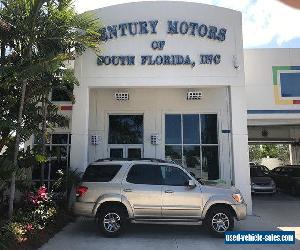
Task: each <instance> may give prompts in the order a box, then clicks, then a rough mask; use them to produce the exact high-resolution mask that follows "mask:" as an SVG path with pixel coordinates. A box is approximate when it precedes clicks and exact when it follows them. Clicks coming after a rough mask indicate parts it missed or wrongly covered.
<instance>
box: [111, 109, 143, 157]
mask: <svg viewBox="0 0 300 250" xmlns="http://www.w3.org/2000/svg"><path fill="white" fill-rule="evenodd" d="M143 142H144V117H143V115H135V114H134V115H130V114H124V115H123V114H121V115H114V114H112V115H109V131H108V153H109V157H110V158H131V159H140V158H142V157H143Z"/></svg>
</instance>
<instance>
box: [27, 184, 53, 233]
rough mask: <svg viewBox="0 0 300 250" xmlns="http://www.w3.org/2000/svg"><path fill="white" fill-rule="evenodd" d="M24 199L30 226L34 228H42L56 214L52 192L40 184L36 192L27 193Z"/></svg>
mask: <svg viewBox="0 0 300 250" xmlns="http://www.w3.org/2000/svg"><path fill="white" fill-rule="evenodd" d="M24 201H25V209H26V211H27V213H28V212H29V214H30V216H29V217H30V218H31V219H32V222H33V223H32V227H33V228H35V229H39V230H41V229H43V228H44V227H45V226H46V225H47V223H49V222H51V221H53V219H54V217H55V215H56V214H57V207H56V204H55V202H54V200H53V194H52V193H49V192H48V190H47V188H46V187H45V186H41V187H40V188H39V189H38V190H37V191H36V192H29V193H27V194H26V195H25V199H24Z"/></svg>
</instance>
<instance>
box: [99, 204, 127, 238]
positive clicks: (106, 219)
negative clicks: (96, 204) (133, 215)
mask: <svg viewBox="0 0 300 250" xmlns="http://www.w3.org/2000/svg"><path fill="white" fill-rule="evenodd" d="M125 221H126V216H125V213H124V211H123V210H122V209H120V208H119V207H114V206H110V207H106V208H104V209H102V210H101V211H99V212H98V213H97V224H98V227H99V228H100V231H101V232H102V234H103V235H105V236H107V237H118V236H119V235H120V234H121V233H122V232H123V230H124V227H125Z"/></svg>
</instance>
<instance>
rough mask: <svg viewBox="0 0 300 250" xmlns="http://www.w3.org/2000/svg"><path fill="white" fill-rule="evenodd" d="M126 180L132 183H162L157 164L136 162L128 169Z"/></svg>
mask: <svg viewBox="0 0 300 250" xmlns="http://www.w3.org/2000/svg"><path fill="white" fill-rule="evenodd" d="M126 181H127V182H129V183H133V184H148V185H162V183H163V178H162V175H161V170H160V167H159V166H158V165H151V164H136V165H133V166H132V167H131V169H130V170H129V172H128V175H127V178H126Z"/></svg>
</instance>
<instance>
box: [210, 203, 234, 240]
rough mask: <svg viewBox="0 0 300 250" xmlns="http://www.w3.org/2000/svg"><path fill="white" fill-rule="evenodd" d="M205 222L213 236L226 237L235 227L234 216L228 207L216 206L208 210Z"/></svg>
mask: <svg viewBox="0 0 300 250" xmlns="http://www.w3.org/2000/svg"><path fill="white" fill-rule="evenodd" d="M204 223H205V226H206V228H207V229H208V230H209V232H210V233H211V234H212V235H213V236H216V237H224V234H225V232H227V231H231V230H232V229H233V227H234V216H233V215H232V213H231V211H230V210H229V209H228V208H227V207H215V208H212V209H210V210H209V211H208V214H207V215H206V217H205V221H204Z"/></svg>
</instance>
